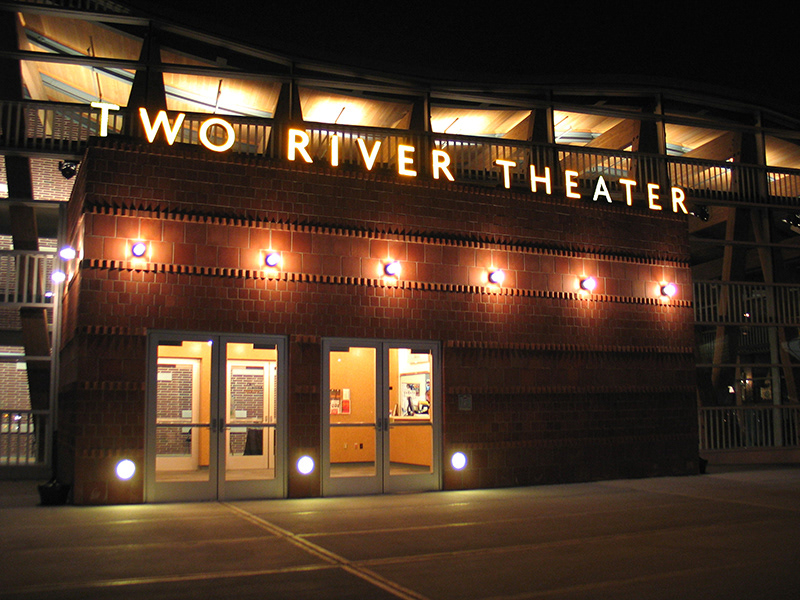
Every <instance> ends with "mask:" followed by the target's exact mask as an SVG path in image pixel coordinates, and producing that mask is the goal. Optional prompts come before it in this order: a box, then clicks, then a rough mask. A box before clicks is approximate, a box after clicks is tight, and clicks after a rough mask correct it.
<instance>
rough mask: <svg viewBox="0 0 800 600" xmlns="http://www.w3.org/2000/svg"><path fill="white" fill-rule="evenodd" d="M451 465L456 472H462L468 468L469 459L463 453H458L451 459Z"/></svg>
mask: <svg viewBox="0 0 800 600" xmlns="http://www.w3.org/2000/svg"><path fill="white" fill-rule="evenodd" d="M450 464H451V465H453V468H454V469H455V470H456V471H460V470H461V469H463V468H464V467H466V466H467V457H466V455H465V454H464V453H463V452H456V453H455V454H453V456H452V457H451V458H450Z"/></svg>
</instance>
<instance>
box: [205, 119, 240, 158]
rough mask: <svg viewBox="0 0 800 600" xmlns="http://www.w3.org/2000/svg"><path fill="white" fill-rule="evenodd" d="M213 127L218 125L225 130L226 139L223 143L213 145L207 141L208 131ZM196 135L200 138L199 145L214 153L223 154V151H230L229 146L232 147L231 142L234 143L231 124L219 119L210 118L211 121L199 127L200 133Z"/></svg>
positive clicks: (208, 120)
mask: <svg viewBox="0 0 800 600" xmlns="http://www.w3.org/2000/svg"><path fill="white" fill-rule="evenodd" d="M213 125H218V126H220V127H222V128H223V129H224V130H225V135H226V137H227V139H226V140H225V142H224V143H222V144H215V143H213V142H212V141H211V140H209V139H208V130H209V128H211V127H212V126H213ZM198 135H199V136H200V143H201V144H203V146H205V147H206V148H208V149H209V150H213V151H214V152H225V150H230V148H231V146H233V142H234V141H236V134H235V133H234V132H233V127H232V126H231V124H230V123H228V122H227V121H226V120H225V119H220V118H219V117H212V118H211V119H207V120H205V121H203V124H202V125H200V131H199V134H198Z"/></svg>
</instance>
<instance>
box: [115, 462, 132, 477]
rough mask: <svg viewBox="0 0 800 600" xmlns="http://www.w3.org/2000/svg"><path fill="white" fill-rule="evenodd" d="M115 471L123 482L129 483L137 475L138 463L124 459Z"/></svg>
mask: <svg viewBox="0 0 800 600" xmlns="http://www.w3.org/2000/svg"><path fill="white" fill-rule="evenodd" d="M114 471H115V472H116V473H117V477H119V478H120V479H121V480H122V481H128V480H129V479H130V478H131V477H133V475H134V474H135V473H136V463H134V462H133V461H132V460H130V459H129V458H124V459H122V460H121V461H119V462H118V463H117V466H116V468H115V469H114Z"/></svg>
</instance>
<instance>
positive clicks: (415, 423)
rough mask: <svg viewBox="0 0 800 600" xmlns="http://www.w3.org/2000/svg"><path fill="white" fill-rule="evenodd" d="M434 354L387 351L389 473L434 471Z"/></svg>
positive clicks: (405, 350)
mask: <svg viewBox="0 0 800 600" xmlns="http://www.w3.org/2000/svg"><path fill="white" fill-rule="evenodd" d="M432 377H433V357H432V355H431V354H430V352H413V351H411V350H410V349H408V348H392V349H390V350H389V447H390V451H389V474H390V475H415V474H420V473H431V472H432V471H433V427H432V421H433V404H432V402H433V380H432Z"/></svg>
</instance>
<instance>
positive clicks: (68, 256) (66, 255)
mask: <svg viewBox="0 0 800 600" xmlns="http://www.w3.org/2000/svg"><path fill="white" fill-rule="evenodd" d="M58 255H59V256H60V257H61V258H62V259H64V260H72V259H73V258H75V257H76V256H78V253H77V252H76V251H75V248H73V247H71V246H64V247H63V248H62V249H61V250H60V251H59V253H58Z"/></svg>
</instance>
